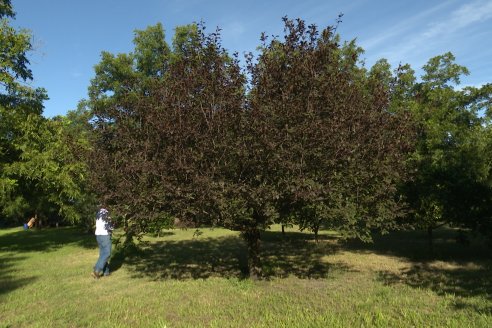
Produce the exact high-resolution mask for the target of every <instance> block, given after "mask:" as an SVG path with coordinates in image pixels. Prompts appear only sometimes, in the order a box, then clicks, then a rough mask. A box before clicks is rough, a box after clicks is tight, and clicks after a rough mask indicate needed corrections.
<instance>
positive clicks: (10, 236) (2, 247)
mask: <svg viewBox="0 0 492 328" xmlns="http://www.w3.org/2000/svg"><path fill="white" fill-rule="evenodd" d="M66 245H76V246H80V247H84V248H94V247H97V243H96V240H95V238H94V235H91V234H87V233H84V232H82V231H81V230H79V229H77V228H73V227H63V228H47V229H40V230H36V229H33V230H20V231H14V232H10V233H4V234H0V252H15V253H23V252H50V251H55V250H57V249H59V248H61V247H64V246H66Z"/></svg>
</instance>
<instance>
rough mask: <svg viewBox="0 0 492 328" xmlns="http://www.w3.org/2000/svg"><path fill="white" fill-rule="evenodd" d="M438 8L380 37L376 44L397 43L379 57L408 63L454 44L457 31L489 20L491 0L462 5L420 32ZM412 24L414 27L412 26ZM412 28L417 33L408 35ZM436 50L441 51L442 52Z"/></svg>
mask: <svg viewBox="0 0 492 328" xmlns="http://www.w3.org/2000/svg"><path fill="white" fill-rule="evenodd" d="M439 7H440V6H437V7H433V8H431V9H429V10H427V11H426V12H424V13H422V14H420V15H418V16H416V17H413V18H411V19H410V20H408V21H406V22H405V23H402V26H400V28H398V27H397V28H396V31H394V32H393V31H392V32H389V33H387V35H386V37H382V38H381V41H379V40H376V41H377V44H380V43H382V42H383V41H386V42H389V41H391V40H390V38H393V39H392V40H396V39H398V40H399V41H398V42H394V43H393V44H392V45H391V46H389V47H386V48H384V49H382V50H381V52H380V53H379V54H378V56H379V57H381V56H382V57H385V58H388V59H389V60H390V62H391V61H400V60H405V61H407V62H408V61H411V59H412V58H413V59H415V58H418V57H425V56H427V55H428V53H426V52H433V50H432V49H435V48H436V47H437V46H438V45H442V44H444V43H446V42H448V41H449V42H453V43H455V42H456V40H458V39H459V37H458V35H457V34H458V33H459V32H462V31H465V30H466V29H467V28H470V27H472V26H473V25H474V24H478V23H481V22H484V21H486V20H489V19H491V18H492V0H477V1H473V2H471V3H468V4H464V5H461V6H460V7H459V8H457V9H455V10H454V11H451V12H450V13H449V14H448V15H445V16H444V17H443V18H442V19H441V20H439V21H437V22H434V23H428V24H427V25H424V28H423V29H420V30H419V29H418V26H419V25H420V26H421V25H423V23H422V20H423V19H430V17H428V16H429V15H430V14H431V13H433V12H436V10H438V9H440V8H439ZM412 24H414V26H413V27H412ZM411 29H414V30H417V31H418V32H416V33H414V34H409V33H408V32H409V31H410V30H411ZM461 37H462V36H461ZM376 41H374V40H373V41H372V42H373V45H374V44H376ZM369 44H370V43H369ZM449 50H453V51H454V50H456V49H449V48H448V49H445V51H449ZM439 51H441V52H444V51H443V50H439ZM433 55H435V53H434V54H433Z"/></svg>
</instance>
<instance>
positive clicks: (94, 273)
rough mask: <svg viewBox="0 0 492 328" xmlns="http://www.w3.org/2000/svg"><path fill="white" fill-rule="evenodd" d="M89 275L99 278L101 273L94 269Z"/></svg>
mask: <svg viewBox="0 0 492 328" xmlns="http://www.w3.org/2000/svg"><path fill="white" fill-rule="evenodd" d="M91 276H92V278H94V279H99V277H101V275H100V274H99V273H98V272H96V271H92V273H91Z"/></svg>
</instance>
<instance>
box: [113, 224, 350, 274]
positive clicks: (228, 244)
mask: <svg viewBox="0 0 492 328" xmlns="http://www.w3.org/2000/svg"><path fill="white" fill-rule="evenodd" d="M307 239H310V237H309V236H308V235H306V234H303V233H286V235H285V236H283V237H282V235H281V233H280V232H278V233H277V232H264V233H263V234H262V242H261V259H262V264H263V272H264V275H265V278H272V277H287V276H290V275H293V276H296V277H299V278H310V279H316V278H325V277H327V276H328V274H329V272H330V270H345V269H346V268H342V267H338V266H337V267H335V266H333V265H328V264H327V263H325V262H323V261H322V257H323V256H325V255H327V254H329V253H333V252H334V251H335V249H334V247H331V246H328V245H327V244H326V243H324V244H315V243H314V242H311V241H309V240H307ZM246 256H247V249H246V245H245V242H244V241H243V240H242V239H241V238H240V237H236V236H232V237H222V238H203V239H201V238H196V239H193V240H183V241H158V242H153V243H149V244H148V245H147V246H144V247H143V248H142V249H140V250H139V251H136V252H135V253H133V254H131V255H129V256H127V257H126V259H125V263H126V264H127V265H129V267H130V268H131V269H132V270H133V272H134V275H135V277H149V278H152V279H155V280H159V279H178V280H186V279H207V278H210V277H224V278H239V279H243V278H246V277H247V271H248V269H247V257H246ZM116 258H118V256H116ZM112 261H113V260H112ZM118 262H119V261H118V260H117V263H116V264H113V262H112V263H111V266H112V267H113V266H116V267H117V266H118Z"/></svg>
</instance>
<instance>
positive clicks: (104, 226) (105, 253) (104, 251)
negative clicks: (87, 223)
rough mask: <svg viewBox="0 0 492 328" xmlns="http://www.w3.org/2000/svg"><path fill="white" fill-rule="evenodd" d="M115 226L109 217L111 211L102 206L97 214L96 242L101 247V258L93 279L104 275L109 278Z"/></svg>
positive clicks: (93, 273)
mask: <svg viewBox="0 0 492 328" xmlns="http://www.w3.org/2000/svg"><path fill="white" fill-rule="evenodd" d="M112 232H113V225H112V223H111V218H110V217H109V211H108V210H107V209H105V208H104V206H101V207H100V209H99V211H98V212H97V214H96V231H95V235H96V240H97V244H98V245H99V258H98V259H97V262H96V264H95V265H94V271H93V272H92V277H93V278H94V279H99V277H101V276H102V275H105V276H109V264H108V260H109V257H110V256H111V233H112Z"/></svg>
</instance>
